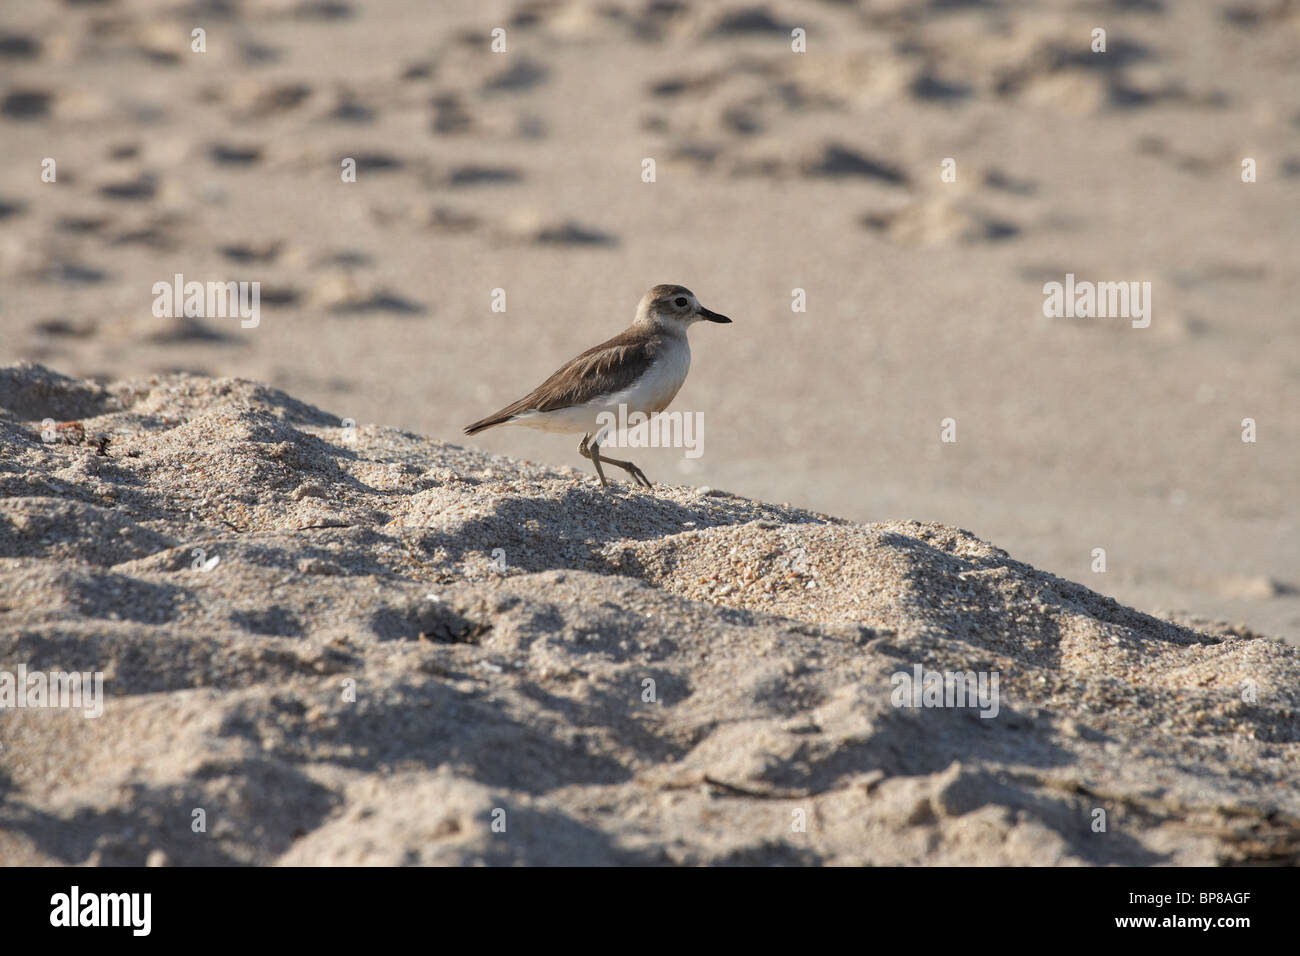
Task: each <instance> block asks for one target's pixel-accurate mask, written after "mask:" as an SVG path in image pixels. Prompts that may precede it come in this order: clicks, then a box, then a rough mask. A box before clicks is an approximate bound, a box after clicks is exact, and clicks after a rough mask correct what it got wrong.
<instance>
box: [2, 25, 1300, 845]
mask: <svg viewBox="0 0 1300 956" xmlns="http://www.w3.org/2000/svg"><path fill="white" fill-rule="evenodd" d="M1097 30H1103V31H1104V42H1105V48H1104V50H1098V49H1095V47H1096V45H1097V43H1098V40H1097V35H1096V31H1097ZM195 31H199V33H197V34H196V32H195ZM494 47H495V48H494ZM0 144H3V145H2V147H0V367H2V368H0V429H3V433H2V434H0V438H3V445H2V446H0V576H3V578H4V579H5V587H4V590H3V593H4V594H5V595H6V596H5V598H4V599H3V600H4V607H3V610H0V671H6V672H8V671H15V670H16V668H17V667H18V666H19V665H20V664H21V665H22V666H24V667H26V668H28V669H30V670H33V671H40V670H46V671H48V670H51V669H57V668H59V667H66V668H77V669H79V670H85V671H87V672H100V671H102V672H104V675H105V694H106V695H107V697H106V701H107V703H106V706H105V711H104V714H103V716H101V717H99V718H95V719H85V718H83V717H82V716H80V715H77V714H73V713H68V714H49V713H43V712H42V713H37V712H31V713H25V712H23V711H20V710H14V711H7V712H6V713H5V714H4V718H5V719H4V722H3V724H0V728H2V731H0V732H2V733H3V736H4V741H3V742H4V743H5V744H6V748H5V749H4V750H3V752H0V795H3V796H4V801H3V802H2V803H0V814H3V819H0V859H3V860H6V861H8V860H12V861H16V862H34V863H64V864H79V863H86V862H90V863H104V864H111V863H143V862H146V861H148V860H150V859H152V860H153V861H154V862H172V863H180V864H183V863H205V862H206V863H259V864H261V863H334V862H356V863H403V862H418V863H451V864H455V863H467V862H490V863H495V862H526V863H541V862H569V863H586V862H646V863H687V864H689V863H796V864H798V863H963V862H980V863H1025V864H1058V863H1059V864H1104V863H1134V864H1152V863H1172V864H1199V863H1209V864H1212V863H1233V862H1290V863H1294V862H1295V854H1296V852H1297V846H1298V845H1300V843H1298V842H1297V836H1296V834H1297V833H1298V832H1300V829H1297V823H1296V821H1297V819H1300V808H1297V806H1296V797H1295V793H1296V792H1297V789H1296V786H1295V782H1296V767H1297V760H1298V759H1300V752H1297V749H1296V748H1297V743H1296V741H1297V740H1300V737H1297V725H1296V719H1297V718H1296V713H1297V711H1296V696H1295V695H1296V693H1297V691H1296V688H1297V687H1300V682H1298V681H1297V679H1296V678H1297V676H1300V675H1298V674H1297V669H1298V668H1300V663H1298V662H1297V658H1296V656H1295V655H1296V653H1297V648H1300V503H1298V502H1300V495H1298V494H1297V481H1296V475H1297V470H1298V469H1300V417H1298V416H1297V415H1296V414H1295V411H1296V409H1297V408H1300V322H1298V321H1297V320H1298V319H1300V314H1298V312H1297V302H1300V271H1297V269H1296V252H1297V249H1298V248H1300V217H1297V215H1296V210H1297V209H1300V5H1297V4H1295V3H1291V2H1272V0H1222V2H1219V0H1215V2H1205V3H1201V2H1192V3H1181V2H1179V3H1176V2H1172V0H1165V2H1162V0H1143V2H1122V0H1077V2H1076V0H1069V2H1066V0H1061V2H1045V3H1029V2H1018V0H987V2H981V3H961V2H937V0H936V2H913V0H873V2H861V3H853V2H773V3H765V4H750V3H736V2H730V0H728V2H720V3H704V2H700V0H681V2H677V0H673V2H661V0H655V2H646V0H610V2H607V3H601V4H588V3H579V2H566V0H556V2H550V0H508V2H498V0H483V2H469V0H455V2H451V0H447V2H441V0H440V2H439V3H437V4H430V3H428V2H426V0H376V2H365V3H363V2H361V0H353V2H315V0H233V2H205V0H197V2H192V3H183V4H179V5H178V4H167V3H161V2H154V0H102V2H61V3H51V2H42V0H6V2H5V3H4V4H3V8H2V9H0ZM186 282H198V283H202V284H205V285H206V284H207V283H212V284H214V285H216V284H221V285H222V286H224V285H225V284H226V283H233V284H234V285H236V286H238V285H239V284H240V283H245V284H249V285H250V286H251V284H256V287H257V295H258V298H257V303H258V308H257V312H256V314H255V315H254V316H251V317H242V316H240V315H230V314H226V315H217V314H212V312H211V310H200V312H201V313H202V314H196V315H186V314H185V308H184V302H183V301H181V302H180V303H172V304H170V305H169V304H168V303H170V298H171V297H170V294H168V293H160V292H158V291H157V290H158V289H159V288H160V286H161V288H163V289H167V288H171V287H172V286H173V284H176V285H180V287H181V288H182V290H183V289H184V285H185V283H186ZM664 282H671V283H681V284H683V285H685V286H688V287H689V288H690V289H691V290H693V291H694V292H695V293H696V294H697V295H698V296H699V298H700V300H701V301H702V302H704V303H705V304H707V305H708V306H709V307H710V308H712V309H715V310H717V311H718V312H721V313H724V314H726V315H728V316H731V317H732V318H733V319H734V322H733V324H730V325H709V326H707V327H703V326H702V327H697V328H695V329H693V330H692V332H691V346H692V350H693V358H692V371H691V374H690V377H689V379H688V380H687V382H686V384H685V386H684V387H683V388H682V390H681V392H680V393H679V394H678V396H677V398H676V400H675V402H674V403H673V406H672V408H673V409H674V410H679V411H681V412H682V413H683V414H687V415H691V416H698V420H699V421H700V422H702V432H701V433H700V435H701V441H700V444H699V448H698V451H699V452H700V453H699V454H698V456H695V455H694V454H691V455H688V454H686V453H685V451H684V449H683V448H680V447H669V448H650V449H640V450H638V451H637V452H636V453H635V454H634V455H633V456H632V457H634V458H635V460H636V461H637V463H638V464H639V465H640V466H641V467H642V468H644V470H645V472H646V473H647V475H648V476H649V477H650V478H651V479H652V480H653V481H654V482H655V483H656V487H655V489H654V491H653V493H652V494H643V493H639V492H632V491H630V490H629V489H628V488H627V486H626V485H624V484H621V483H620V484H618V485H617V486H616V487H615V488H614V489H612V491H611V492H609V493H605V492H602V490H601V489H600V488H599V486H598V485H597V483H596V480H595V478H594V476H593V474H592V471H591V468H590V466H589V464H588V463H586V462H584V461H583V460H582V459H581V458H580V457H579V455H578V454H577V452H576V451H575V448H574V446H575V444H576V437H575V438H574V439H570V438H569V437H568V436H557V435H546V434H541V433H535V432H532V431H528V430H525V429H518V428H500V429H494V430H491V431H487V432H484V433H482V434H480V435H476V436H475V437H473V438H466V437H464V436H463V435H462V434H461V430H462V428H463V427H464V426H465V425H466V424H467V423H469V422H472V421H475V420H476V419H479V418H481V417H483V416H484V415H487V414H489V413H491V412H492V411H493V410H495V409H497V408H500V407H502V406H503V405H505V404H507V403H508V402H510V401H511V400H513V399H516V398H518V397H519V396H520V395H522V394H524V393H525V392H526V391H527V390H528V389H530V388H532V387H533V386H534V385H536V384H538V383H539V382H541V381H542V380H543V379H544V378H545V377H546V376H547V375H548V374H550V373H551V372H552V371H554V370H555V369H556V368H558V367H559V366H560V365H561V364H562V363H563V362H564V361H565V360H566V359H568V358H569V357H571V356H573V355H575V354H577V353H578V352H580V351H582V350H583V349H585V348H587V347H589V346H591V345H594V344H595V343H597V342H600V341H602V340H605V339H607V338H609V337H610V336H612V335H614V334H616V333H618V332H619V331H620V330H622V329H623V328H625V327H626V326H627V325H628V323H629V322H630V321H631V319H632V315H633V310H634V309H635V307H636V304H637V301H638V299H639V298H640V297H641V295H642V294H643V293H644V292H645V291H646V290H647V289H648V288H650V287H651V286H653V285H655V284H656V283H664ZM1052 283H1060V284H1061V285H1062V287H1065V286H1066V285H1067V284H1068V286H1069V288H1070V289H1071V293H1072V295H1071V298H1070V305H1071V308H1070V309H1069V310H1068V312H1067V313H1065V314H1059V315H1057V314H1048V313H1050V312H1051V311H1052V309H1051V294H1050V293H1049V292H1048V291H1046V290H1048V289H1049V288H1050V287H1051V284H1052ZM1118 283H1123V284H1124V290H1125V291H1126V297H1125V300H1124V304H1123V308H1122V309H1119V310H1118V311H1117V310H1109V311H1108V310H1107V309H1104V308H1103V309H1098V308H1092V309H1091V310H1089V309H1076V308H1074V306H1075V305H1076V304H1078V302H1082V301H1083V300H1082V299H1076V298H1075V297H1074V296H1073V292H1074V290H1075V289H1076V288H1079V287H1082V286H1087V287H1090V288H1091V287H1096V288H1098V289H1103V290H1104V288H1105V286H1106V285H1111V287H1112V291H1114V289H1115V288H1116V286H1114V284H1118ZM1128 292H1131V293H1132V295H1131V297H1129V296H1128V295H1127V293H1128ZM160 296H162V297H163V298H164V299H166V300H167V301H166V302H163V303H162V304H161V305H160ZM180 298H181V299H182V300H183V296H181V297H180ZM1107 301H1108V300H1107V296H1106V294H1105V292H1104V291H1103V292H1102V293H1101V294H1100V295H1099V296H1098V297H1097V298H1096V300H1094V302H1093V305H1094V306H1096V304H1097V303H1100V302H1107ZM173 305H178V306H179V307H172V306H173ZM1084 312H1087V313H1088V314H1082V313H1084ZM1099 312H1103V313H1105V314H1098V313H1099ZM63 423H76V424H75V425H73V424H68V425H67V427H63V428H60V427H59V426H60V425H61V424H63ZM43 433H44V437H43ZM101 436H102V437H106V438H107V443H103V442H102V441H100V438H101ZM612 477H614V478H615V479H616V480H619V481H620V482H621V478H622V476H621V475H617V474H616V475H613V476H612ZM196 550H200V551H202V552H203V553H202V554H201V555H196V554H195V553H194V552H195V551H196ZM496 551H499V552H500V553H499V554H498V555H495V556H494V552H496ZM214 558H215V559H216V563H215V564H209V562H211V561H213V559H214ZM205 568H207V570H204V569H205ZM917 665H920V666H921V667H922V669H923V671H924V670H925V669H927V668H928V669H931V670H937V671H940V672H943V671H951V672H960V673H965V672H967V671H969V672H971V673H973V674H976V675H986V676H987V675H991V674H993V673H998V674H1000V675H1001V677H1000V680H1001V685H1000V686H1001V693H1002V695H1003V702H1002V706H1001V710H1000V712H999V715H998V716H997V717H994V718H988V719H985V718H981V717H979V716H978V715H975V716H972V715H971V713H970V712H969V708H951V707H947V708H939V709H928V708H925V707H921V708H911V707H899V706H897V705H896V704H894V703H893V702H892V701H891V692H892V691H893V690H894V688H893V687H892V686H891V679H892V676H893V675H895V674H898V673H912V669H913V668H914V667H915V666H917ZM345 679H351V680H353V681H354V682H355V686H354V687H353V690H354V691H355V695H356V696H355V699H354V700H351V701H344V700H342V699H341V697H340V687H339V684H340V682H341V681H343V680H345ZM644 680H651V681H653V682H654V686H655V688H656V689H657V691H656V693H657V695H658V699H659V701H660V703H657V704H656V703H651V702H642V700H641V694H642V693H643V687H642V681H644ZM1251 694H1253V695H1255V696H1254V699H1253V700H1251V699H1249V695H1251ZM1244 695H1246V696H1244ZM74 764H75V765H76V766H79V767H82V768H83V769H85V770H86V772H84V773H80V774H77V775H72V776H69V775H67V774H63V773H62V772H61V771H60V769H59V768H61V767H71V766H73V765H74ZM286 794H288V795H290V796H291V798H286V797H285V795H286ZM431 804H437V805H440V806H444V807H445V808H446V810H445V813H444V815H443V816H442V817H440V818H438V819H431V818H430V817H428V815H427V813H426V809H425V808H427V807H428V806H429V805H431ZM182 806H183V807H186V808H190V809H192V808H196V807H207V808H208V812H209V820H210V822H211V825H210V826H209V830H208V832H207V836H206V838H205V839H198V840H195V839H190V838H189V835H188V834H189V831H188V830H185V829H183V830H182V831H181V833H180V835H178V834H177V833H176V831H175V829H174V826H173V824H174V822H175V821H174V820H171V818H170V817H169V814H171V813H173V812H174V811H176V808H177V807H182ZM498 807H505V808H506V809H507V814H508V815H509V816H511V819H517V820H518V821H519V822H518V829H514V830H512V831H511V832H512V834H514V837H513V838H512V839H509V840H500V839H496V837H497V836H498V834H495V833H494V832H493V831H492V830H491V829H490V823H491V814H492V811H493V810H494V808H498ZM1096 809H1104V810H1105V811H1106V813H1107V815H1108V819H1109V820H1110V821H1111V827H1110V829H1109V830H1108V831H1106V832H1105V833H1098V832H1095V831H1093V830H1092V828H1091V821H1092V816H1091V814H1092V813H1093V811H1095V810H1096ZM797 810H804V811H806V821H807V827H806V830H805V831H804V832H803V833H800V834H797V835H796V834H794V833H792V832H791V830H790V826H791V817H792V814H793V813H794V811H797ZM185 812H186V813H188V812H189V810H188V809H187V810H186V811H185ZM169 821H170V822H169ZM128 832H129V833H130V834H131V835H130V836H127V835H126V834H127V833H128ZM868 835H869V836H870V837H871V838H870V839H867V838H866V837H867V836H868Z"/></svg>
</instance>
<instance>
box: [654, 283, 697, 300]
mask: <svg viewBox="0 0 1300 956" xmlns="http://www.w3.org/2000/svg"><path fill="white" fill-rule="evenodd" d="M683 295H684V296H686V297H687V298H689V299H694V298H695V294H694V293H693V292H691V290H690V289H688V288H686V286H684V285H657V286H655V287H654V288H653V289H651V290H650V291H649V292H648V293H647V294H646V298H647V299H649V300H650V301H651V302H668V301H670V300H672V299H675V298H677V297H678V296H683Z"/></svg>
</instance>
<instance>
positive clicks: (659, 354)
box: [465, 284, 731, 488]
mask: <svg viewBox="0 0 1300 956" xmlns="http://www.w3.org/2000/svg"><path fill="white" fill-rule="evenodd" d="M700 321H707V322H719V323H729V322H731V319H729V318H727V316H725V315H719V314H718V313H717V312H713V311H711V310H709V309H706V308H705V307H704V306H702V305H700V301H699V299H697V298H696V297H695V293H693V292H691V290H690V289H688V288H686V287H685V286H681V285H671V284H664V285H657V286H655V287H654V288H653V289H651V290H650V291H649V292H647V293H646V294H645V295H644V296H642V297H641V301H640V303H638V305H637V309H636V317H635V318H634V319H633V320H632V324H631V325H630V326H628V328H627V329H626V330H624V331H623V332H620V333H619V334H618V335H616V336H614V337H613V338H612V339H609V340H608V341H606V342H601V343H600V344H599V345H596V346H593V347H592V348H589V349H587V351H585V352H583V353H582V354H581V355H578V356H576V357H574V358H572V359H570V360H569V361H568V362H566V363H565V364H564V365H563V366H561V367H560V369H559V370H558V371H556V372H555V374H553V375H552V376H551V377H550V378H548V379H547V380H546V381H544V382H543V383H542V384H541V385H538V386H537V387H536V388H535V389H533V390H532V391H531V392H529V393H528V394H527V395H525V396H524V397H523V398H521V399H519V401H517V402H513V403H511V404H510V405H507V406H506V407H505V408H503V409H501V410H500V411H498V412H494V413H493V414H491V415H488V416H487V417H486V418H481V419H479V420H478V421H476V422H474V424H472V425H466V426H465V434H466V435H477V434H478V433H479V432H481V431H483V430H484V429H487V428H495V427H496V426H497V425H523V426H525V427H528V428H536V429H538V430H540V431H547V432H564V433H569V434H578V433H581V434H582V442H581V443H580V444H579V445H578V454H580V455H582V457H583V458H586V459H587V460H589V461H590V462H591V463H592V464H594V465H595V466H596V476H597V477H598V478H599V479H600V484H601V487H603V488H608V487H609V482H608V481H606V480H605V469H604V468H602V467H601V465H602V463H603V464H608V465H614V466H615V467H618V468H622V469H623V470H624V471H625V472H627V473H628V474H629V475H630V476H631V477H632V479H633V481H634V482H636V484H638V485H640V486H642V487H645V488H651V487H653V486H652V485H651V483H650V479H648V478H647V477H646V476H645V473H644V472H643V471H642V470H641V469H640V468H638V467H637V466H636V465H634V464H633V463H632V462H630V461H622V460H620V459H617V458H610V457H608V456H606V455H602V454H601V453H600V444H601V442H602V441H603V440H604V438H605V435H606V433H607V431H608V426H605V427H604V428H601V427H600V426H601V417H602V416H605V420H606V421H608V420H609V417H608V416H611V415H616V414H617V413H618V412H619V409H620V406H623V407H624V408H623V411H624V413H625V414H627V415H630V414H631V413H634V412H640V413H642V414H643V415H645V416H646V418H649V417H650V415H652V414H656V413H658V412H662V411H663V410H664V409H665V408H667V407H668V404H669V403H670V402H671V401H672V400H673V398H674V396H676V394H677V391H678V389H680V388H681V387H682V383H683V382H685V381H686V373H687V372H688V371H690V367H691V346H690V343H688V342H687V341H686V330H687V329H688V328H690V327H691V326H692V325H694V324H695V323H696V322H700ZM593 433H594V434H595V438H594V439H593V438H592V435H593Z"/></svg>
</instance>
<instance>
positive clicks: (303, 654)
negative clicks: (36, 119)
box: [0, 365, 1300, 865]
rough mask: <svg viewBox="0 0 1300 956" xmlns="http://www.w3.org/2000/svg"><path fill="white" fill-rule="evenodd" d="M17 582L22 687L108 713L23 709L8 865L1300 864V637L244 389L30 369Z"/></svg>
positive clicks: (3, 648) (19, 429)
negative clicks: (607, 483) (925, 698)
mask: <svg viewBox="0 0 1300 956" xmlns="http://www.w3.org/2000/svg"><path fill="white" fill-rule="evenodd" d="M46 418H53V419H55V420H56V422H55V425H57V423H59V422H70V421H75V422H77V423H78V425H79V427H78V428H64V429H61V430H60V429H58V428H57V427H55V428H51V427H50V425H49V423H47V424H46V425H45V426H44V427H43V425H42V422H43V420H44V419H46ZM42 431H45V432H46V433H47V436H48V439H49V440H45V439H44V438H43V437H42V434H41V433H42ZM0 594H2V595H3V599H2V603H0V662H3V663H2V664H0V670H13V669H15V668H17V667H18V666H20V665H21V666H23V667H25V668H26V669H27V671H28V672H29V673H30V672H50V671H70V670H77V671H86V672H95V671H99V672H102V674H103V677H104V691H105V700H104V701H103V709H102V711H103V712H102V715H100V716H98V717H87V716H83V714H82V713H80V712H78V711H75V710H71V709H33V708H24V709H10V710H6V711H3V712H2V713H0V788H2V789H0V795H2V796H3V800H2V801H0V861H3V862H4V863H7V864H92V865H94V864H99V865H115V864H129V865H143V864H146V863H147V864H151V865H167V864H171V865H186V864H305V865H323V864H414V863H422V864H448V865H456V864H469V863H486V864H508V863H528V864H611V863H631V864H1024V865H1103V864H1180V865H1193V864H1194V865H1200V864H1236V863H1272V864H1291V865H1294V864H1295V863H1296V862H1297V860H1298V859H1300V787H1297V785H1296V784H1297V770H1298V768H1300V691H1298V690H1297V688H1300V651H1298V650H1297V649H1295V648H1293V647H1290V646H1288V645H1287V644H1285V643H1283V642H1280V641H1275V640H1271V639H1268V638H1266V637H1261V636H1259V635H1256V634H1253V633H1250V632H1240V631H1239V632H1233V631H1230V630H1224V629H1216V628H1215V627H1214V626H1213V625H1207V624H1205V623H1203V622H1202V623H1201V624H1199V625H1195V626H1188V624H1189V622H1187V621H1177V620H1164V619H1160V618H1157V617H1153V616H1151V615H1148V614H1144V613H1142V612H1140V611H1137V610H1134V609H1132V608H1129V607H1125V606H1122V605H1120V604H1118V603H1116V602H1115V601H1114V600H1112V599H1110V598H1107V597H1104V596H1102V595H1100V594H1097V593H1096V592H1093V591H1091V590H1089V589H1087V588H1085V587H1082V586H1080V585H1078V584H1075V583H1071V582H1069V581H1067V580H1064V579H1062V578H1060V577H1057V576H1054V575H1051V574H1047V573H1044V572H1042V571H1039V570H1036V569H1034V568H1033V567H1031V566H1029V565H1028V564H1025V563H1023V562H1021V561H1018V560H1016V559H1015V558H1013V557H1012V556H1011V555H1009V554H1008V553H1007V552H1005V551H1003V550H1000V549H999V548H997V547H995V546H993V545H992V544H989V543H987V542H985V541H982V540H980V539H979V538H977V537H975V536H974V535H972V534H971V533H970V532H968V531H963V530H959V529H957V528H951V527H945V526H943V525H940V524H936V523H916V522H887V523H878V524H867V525H863V524H857V523H853V522H849V521H844V520H840V519H837V518H833V517H830V516H827V515H824V514H820V513H816V512H812V511H807V510H802V509H798V508H792V507H789V506H785V505H783V506H776V505H771V504H764V503H762V502H758V501H754V500H750V499H747V498H743V497H739V496H736V495H733V494H731V493H728V492H726V491H722V490H720V489H717V488H707V487H690V486H669V485H664V484H660V485H659V486H657V487H656V488H655V489H654V491H653V492H652V493H647V492H642V491H638V490H636V489H634V488H632V487H630V486H629V485H626V484H623V483H617V484H615V485H614V486H613V487H612V488H611V489H610V490H603V489H601V488H600V486H599V485H598V483H597V481H596V479H595V477H594V476H593V475H591V474H588V473H584V472H580V471H575V470H572V469H558V470H557V469H552V468H547V467H544V466H540V465H536V464H531V463H528V462H525V461H520V460H511V459H505V458H500V457H494V456H489V455H486V454H484V453H482V452H479V451H475V450H471V449H466V448H463V447H459V446H456V445H452V444H448V443H445V442H441V441H438V440H435V439H430V438H425V437H421V436H419V435H416V434H413V433H410V432H407V431H403V430H400V429H396V428H392V427H387V426H383V425H378V424H361V425H358V426H355V427H344V426H342V424H341V420H340V418H339V417H338V416H337V415H336V414H332V413H327V412H324V411H322V410H320V409H317V408H315V407H313V406H311V405H309V404H307V403H305V402H302V401H300V400H298V399H295V398H293V397H291V396H290V395H288V394H286V393H284V392H281V391H278V390H276V389H273V388H270V387H268V386H266V385H263V384H260V383H257V382H253V381H249V380H245V379H230V378H219V379H211V378H204V377H197V376H191V375H186V374H174V375H167V376H149V377H145V378H137V379H129V380H122V381H116V382H112V383H109V384H107V385H100V384H97V383H95V382H91V381H86V380H75V379H71V378H67V377H64V376H61V375H59V374H57V373H55V372H52V371H50V370H48V369H45V368H43V367H40V366H32V365H17V366H12V367H9V368H6V369H3V370H0ZM918 666H919V667H921V668H923V669H926V670H933V671H940V672H942V671H949V672H954V673H956V672H963V673H964V672H967V671H970V672H978V673H980V674H983V675H985V676H989V675H993V674H996V675H997V676H998V679H999V682H1000V683H999V696H998V698H997V699H996V703H997V706H996V713H990V712H989V709H988V708H983V709H980V708H978V707H971V706H951V707H926V706H922V707H912V706H898V703H899V701H898V700H897V699H896V696H895V692H896V688H897V686H898V684H897V682H896V678H895V675H898V674H913V673H915V669H916V668H917V667H918ZM984 713H987V714H988V716H981V714H984ZM196 821H198V822H196ZM199 822H201V824H202V826H201V828H200V827H199ZM196 828H197V829H196Z"/></svg>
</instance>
